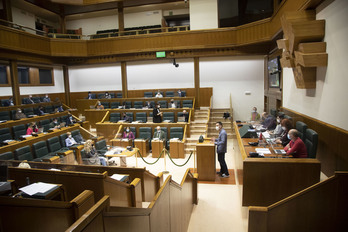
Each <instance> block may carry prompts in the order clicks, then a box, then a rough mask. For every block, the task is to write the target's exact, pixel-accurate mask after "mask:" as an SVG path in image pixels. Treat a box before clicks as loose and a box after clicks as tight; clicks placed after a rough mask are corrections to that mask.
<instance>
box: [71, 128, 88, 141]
mask: <svg viewBox="0 0 348 232" xmlns="http://www.w3.org/2000/svg"><path fill="white" fill-rule="evenodd" d="M71 136H72V137H73V138H74V139H75V141H76V142H77V143H78V144H82V142H84V141H85V139H84V138H83V137H82V135H81V133H80V130H79V129H77V130H73V131H72V132H71Z"/></svg>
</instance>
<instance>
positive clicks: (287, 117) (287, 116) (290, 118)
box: [284, 114, 292, 121]
mask: <svg viewBox="0 0 348 232" xmlns="http://www.w3.org/2000/svg"><path fill="white" fill-rule="evenodd" d="M284 118H286V119H289V120H290V121H292V117H291V116H289V115H287V114H284Z"/></svg>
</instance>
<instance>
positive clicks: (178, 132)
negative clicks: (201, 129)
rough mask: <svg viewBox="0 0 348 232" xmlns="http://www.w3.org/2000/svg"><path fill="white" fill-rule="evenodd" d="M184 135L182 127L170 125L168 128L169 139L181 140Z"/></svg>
mask: <svg viewBox="0 0 348 232" xmlns="http://www.w3.org/2000/svg"><path fill="white" fill-rule="evenodd" d="M183 137H184V128H182V127H171V128H170V130H169V139H172V138H179V139H180V140H182V138H183Z"/></svg>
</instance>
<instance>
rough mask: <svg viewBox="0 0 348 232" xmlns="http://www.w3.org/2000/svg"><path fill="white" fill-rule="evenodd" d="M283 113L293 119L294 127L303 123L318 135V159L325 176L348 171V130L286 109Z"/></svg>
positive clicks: (283, 108) (283, 109)
mask: <svg viewBox="0 0 348 232" xmlns="http://www.w3.org/2000/svg"><path fill="white" fill-rule="evenodd" d="M282 111H283V112H284V113H285V114H287V115H289V116H291V117H292V118H293V121H294V125H295V124H296V122H297V121H302V122H304V123H306V124H307V126H308V128H310V129H312V130H314V131H316V132H317V133H318V135H319V142H318V148H317V159H318V160H319V161H320V162H321V170H322V172H324V174H325V175H327V176H332V175H334V172H335V171H347V170H348V153H347V147H346V143H347V141H348V131H347V130H344V129H342V128H339V127H336V126H333V125H331V124H329V123H326V122H323V121H320V120H318V119H315V118H312V117H310V116H307V115H305V114H301V113H299V112H296V111H294V110H291V109H288V108H285V107H282Z"/></svg>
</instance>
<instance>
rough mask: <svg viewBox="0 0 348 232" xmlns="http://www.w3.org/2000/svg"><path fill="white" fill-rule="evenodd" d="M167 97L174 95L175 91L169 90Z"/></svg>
mask: <svg viewBox="0 0 348 232" xmlns="http://www.w3.org/2000/svg"><path fill="white" fill-rule="evenodd" d="M166 97H174V91H167V92H166Z"/></svg>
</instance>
